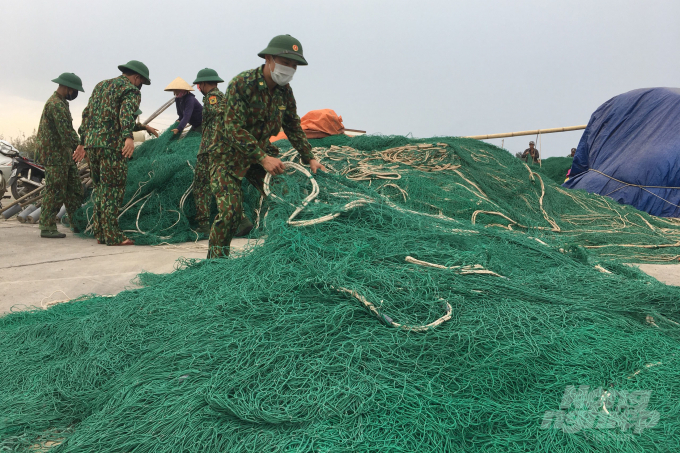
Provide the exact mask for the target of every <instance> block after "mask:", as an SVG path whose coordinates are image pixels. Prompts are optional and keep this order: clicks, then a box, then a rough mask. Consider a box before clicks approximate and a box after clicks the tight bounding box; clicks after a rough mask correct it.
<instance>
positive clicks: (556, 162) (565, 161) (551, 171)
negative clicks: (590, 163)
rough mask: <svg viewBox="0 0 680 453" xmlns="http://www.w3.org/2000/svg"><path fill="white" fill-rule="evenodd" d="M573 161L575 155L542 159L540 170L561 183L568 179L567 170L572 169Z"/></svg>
mask: <svg viewBox="0 0 680 453" xmlns="http://www.w3.org/2000/svg"><path fill="white" fill-rule="evenodd" d="M573 162H574V158H573V157H549V158H547V159H541V165H540V167H539V168H538V172H539V173H541V174H545V175H546V176H548V178H550V179H552V180H553V181H555V182H556V183H557V184H560V185H561V184H562V183H564V181H565V179H567V172H568V171H569V170H570V169H571V165H572V163H573Z"/></svg>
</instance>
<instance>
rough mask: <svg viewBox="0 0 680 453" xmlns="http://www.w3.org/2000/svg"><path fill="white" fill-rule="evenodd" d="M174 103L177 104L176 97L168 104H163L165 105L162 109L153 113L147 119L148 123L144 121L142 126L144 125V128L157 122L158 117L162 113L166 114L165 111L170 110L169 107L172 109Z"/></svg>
mask: <svg viewBox="0 0 680 453" xmlns="http://www.w3.org/2000/svg"><path fill="white" fill-rule="evenodd" d="M174 103H175V98H174V96H173V98H172V99H170V100H169V101H168V102H166V103H165V104H163V105H162V106H161V108H159V109H158V110H156V111H155V112H153V113H152V114H151V115H150V116H149V117H148V118H147V119H146V121H144V122H143V123H142V125H143V126H146V125H147V124H149V123H150V122H151V121H153V120H155V119H156V117H158V115H160V114H161V113H163V112H165V111H166V110H167V109H168V107H170V106H171V105H172V104H174Z"/></svg>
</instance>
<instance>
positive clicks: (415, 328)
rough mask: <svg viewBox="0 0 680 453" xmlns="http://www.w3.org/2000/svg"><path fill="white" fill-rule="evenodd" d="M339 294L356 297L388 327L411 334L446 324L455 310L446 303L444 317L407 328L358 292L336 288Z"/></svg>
mask: <svg viewBox="0 0 680 453" xmlns="http://www.w3.org/2000/svg"><path fill="white" fill-rule="evenodd" d="M336 289H337V290H338V291H339V292H341V293H346V294H349V295H350V296H352V297H354V298H355V299H357V300H358V301H359V302H361V305H363V306H364V308H366V309H367V310H368V311H369V312H370V313H371V314H373V315H374V316H375V317H376V318H378V319H379V320H380V321H381V322H383V323H385V324H386V325H388V326H390V327H395V328H397V329H402V330H406V331H411V332H425V331H427V330H429V329H431V328H433V327H436V326H438V325H440V324H443V323H445V322H446V321H448V320H449V319H451V313H452V312H453V308H452V307H451V304H449V303H448V302H446V301H444V307H445V311H446V312H445V313H444V316H442V317H441V318H439V319H437V320H435V321H432V322H431V323H429V324H424V325H421V326H407V325H404V324H399V323H398V322H395V321H394V320H393V319H392V318H390V317H389V316H387V315H386V314H384V313H381V312H380V311H379V310H378V308H376V306H375V305H373V304H372V303H371V302H369V301H368V300H367V299H366V298H365V297H364V296H362V295H361V294H359V293H357V292H356V291H353V290H351V289H347V288H336Z"/></svg>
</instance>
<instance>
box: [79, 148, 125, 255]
mask: <svg viewBox="0 0 680 453" xmlns="http://www.w3.org/2000/svg"><path fill="white" fill-rule="evenodd" d="M86 151H87V157H88V159H89V160H90V176H91V177H92V182H93V183H94V191H93V192H92V200H93V212H92V232H93V233H94V237H95V239H97V240H98V241H99V242H101V243H102V244H106V245H116V244H120V243H121V242H123V241H124V240H125V239H127V238H126V237H125V235H124V234H123V232H122V231H121V229H120V226H119V225H118V215H119V214H120V207H121V206H122V204H123V198H124V196H125V183H126V181H127V165H128V163H127V158H125V157H124V156H123V154H121V151H120V150H119V149H118V150H115V149H109V148H88V149H87V150H86Z"/></svg>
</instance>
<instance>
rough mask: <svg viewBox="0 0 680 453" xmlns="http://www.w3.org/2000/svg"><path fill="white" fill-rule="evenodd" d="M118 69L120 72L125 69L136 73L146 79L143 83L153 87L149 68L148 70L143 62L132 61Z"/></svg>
mask: <svg viewBox="0 0 680 453" xmlns="http://www.w3.org/2000/svg"><path fill="white" fill-rule="evenodd" d="M118 69H119V70H120V71H123V70H124V69H129V70H130V71H134V72H136V73H137V74H139V75H140V76H142V77H143V78H144V82H142V83H143V84H144V85H151V79H149V68H147V67H146V65H145V64H144V63H142V62H141V61H137V60H130V61H128V62H127V63H125V64H122V65H120V66H118Z"/></svg>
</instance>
